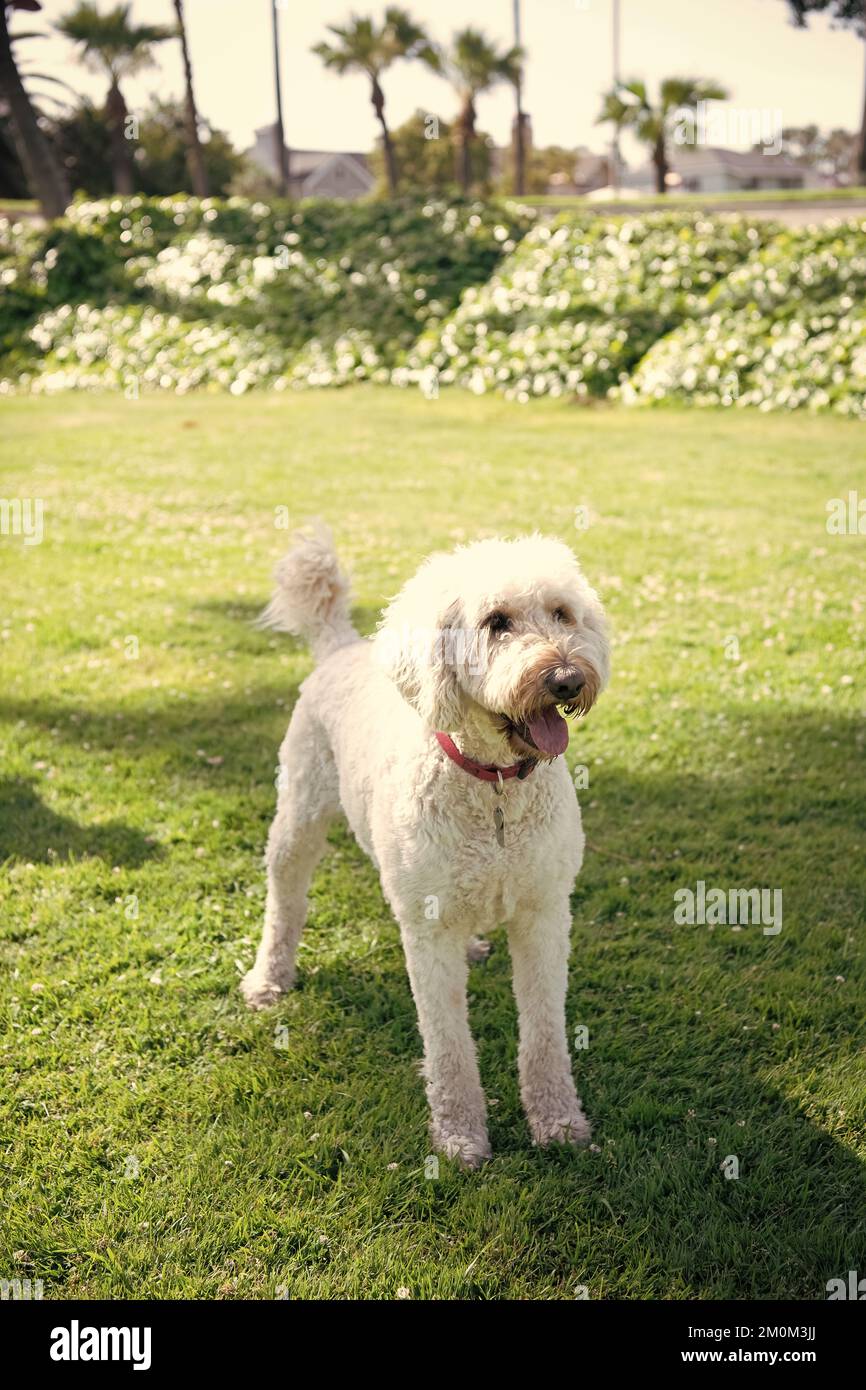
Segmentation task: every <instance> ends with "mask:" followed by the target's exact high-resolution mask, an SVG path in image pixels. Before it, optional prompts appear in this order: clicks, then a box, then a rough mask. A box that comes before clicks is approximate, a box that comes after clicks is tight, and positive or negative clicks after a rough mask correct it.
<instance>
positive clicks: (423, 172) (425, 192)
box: [370, 111, 507, 197]
mask: <svg viewBox="0 0 866 1390" xmlns="http://www.w3.org/2000/svg"><path fill="white" fill-rule="evenodd" d="M391 139H392V142H393V145H394V153H395V155H396V157H397V167H398V168H399V169H400V170H401V173H402V178H403V181H404V183H405V184H408V185H409V187H410V188H411V189H412V192H413V193H417V194H419V195H420V196H422V197H427V196H430V195H435V194H439V195H445V196H449V195H451V194H453V193H454V192H456V188H457V185H456V183H455V179H454V153H453V143H452V141H453V130H452V127H451V125H450V124H449V122H448V121H444V120H443V119H442V118H441V116H435V115H433V114H432V113H431V112H429V111H416V112H415V114H414V115H413V116H410V117H409V119H408V120H407V121H404V122H403V124H402V125H399V126H397V127H396V129H394V130H393V131H392V132H391ZM492 152H493V142H492V141H491V140H490V137H489V136H487V135H484V134H483V133H482V132H480V131H479V132H478V138H477V140H476V142H475V145H474V146H473V149H472V182H473V184H480V185H482V186H487V185H488V184H489V182H490V174H491V164H492V159H491V156H492ZM370 168H371V169H372V171H373V173H374V174H375V175H376V177H377V180H378V187H377V190H376V191H377V193H378V194H380V195H381V194H382V193H387V191H388V171H387V169H386V167H385V152H384V150H383V149H382V148H381V145H379V146H378V147H377V148H376V149H375V150H374V151H373V154H372V155H371V157H370ZM506 191H507V190H506Z"/></svg>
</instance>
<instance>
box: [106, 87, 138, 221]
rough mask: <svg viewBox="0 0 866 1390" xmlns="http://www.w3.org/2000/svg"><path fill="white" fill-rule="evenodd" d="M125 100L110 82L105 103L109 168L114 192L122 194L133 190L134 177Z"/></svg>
mask: <svg viewBox="0 0 866 1390" xmlns="http://www.w3.org/2000/svg"><path fill="white" fill-rule="evenodd" d="M128 114H129V113H128V111H127V106H126V102H125V101H124V99H123V93H122V92H121V90H120V88H119V87H118V85H117V82H112V84H111V86H110V87H109V89H108V100H107V101H106V103H105V115H106V118H107V120H108V134H109V141H110V145H111V170H112V175H113V178H114V191H115V193H122V194H123V195H124V196H126V195H127V194H130V193H134V192H135V177H134V174H133V168H132V154H131V151H130V142H129V141H128V140H127V138H126V118H127V115H128Z"/></svg>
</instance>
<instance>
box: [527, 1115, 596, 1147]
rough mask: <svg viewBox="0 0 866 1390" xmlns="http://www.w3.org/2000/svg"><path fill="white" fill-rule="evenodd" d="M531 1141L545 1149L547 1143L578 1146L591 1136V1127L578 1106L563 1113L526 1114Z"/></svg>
mask: <svg viewBox="0 0 866 1390" xmlns="http://www.w3.org/2000/svg"><path fill="white" fill-rule="evenodd" d="M527 1119H528V1120H529V1128H530V1130H531V1132H532V1142H533V1143H534V1144H536V1145H537V1146H538V1147H539V1148H542V1149H546V1148H547V1146H548V1144H572V1145H574V1147H575V1148H580V1147H582V1146H583V1145H584V1144H588V1143H589V1141H590V1139H591V1138H592V1127H591V1125H590V1123H589V1120H588V1119H587V1118H586V1116H585V1115H584V1113H583V1111H582V1110H581V1108H580V1106H577V1107H576V1109H570V1110H569V1111H568V1112H567V1113H565V1114H559V1115H538V1114H531V1113H530V1114H528V1115H527Z"/></svg>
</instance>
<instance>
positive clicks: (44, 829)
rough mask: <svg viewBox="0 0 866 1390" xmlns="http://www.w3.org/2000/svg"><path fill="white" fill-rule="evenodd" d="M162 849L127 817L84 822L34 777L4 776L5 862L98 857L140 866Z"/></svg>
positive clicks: (0, 786) (1, 829)
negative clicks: (47, 796)
mask: <svg viewBox="0 0 866 1390" xmlns="http://www.w3.org/2000/svg"><path fill="white" fill-rule="evenodd" d="M162 854H163V851H162V849H161V848H160V846H159V845H156V844H153V843H151V842H150V841H149V840H148V839H147V837H146V836H145V835H144V834H142V832H141V831H140V830H136V829H134V827H132V826H129V825H124V824H123V822H122V821H107V822H105V823H104V824H101V825H89V826H88V825H80V824H79V823H78V822H76V821H74V820H72V819H71V818H70V817H69V816H64V815H60V814H58V813H57V812H56V811H53V810H52V809H51V807H50V806H46V804H45V802H44V801H43V800H42V798H41V797H40V796H39V795H38V793H37V792H36V791H35V790H34V784H33V782H32V780H31V779H28V778H25V777H4V778H0V864H2V863H4V862H10V861H12V862H14V861H19V862H21V863H30V864H47V863H62V862H63V861H64V860H68V859H87V858H98V859H103V860H105V862H106V863H107V864H119V865H123V866H124V867H126V868H137V867H139V866H140V865H141V864H144V863H145V862H146V861H148V860H152V859H158V858H160V857H161V856H162Z"/></svg>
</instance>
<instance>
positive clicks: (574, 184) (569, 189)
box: [545, 145, 610, 196]
mask: <svg viewBox="0 0 866 1390" xmlns="http://www.w3.org/2000/svg"><path fill="white" fill-rule="evenodd" d="M609 181H610V160H609V158H608V156H607V155H606V154H593V152H592V150H588V149H587V148H586V146H585V145H579V146H578V148H577V149H576V150H575V152H574V158H573V160H572V161H570V162H569V164H568V165H567V166H565V167H564V168H562V169H558V170H556V172H555V173H553V174H551V175H550V178H549V179H548V183H547V188H546V189H545V192H546V193H559V194H568V195H569V196H571V195H574V194H586V193H591V192H592V191H593V189H596V188H601V187H602V186H603V185H604V184H606V183H608V182H609Z"/></svg>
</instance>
